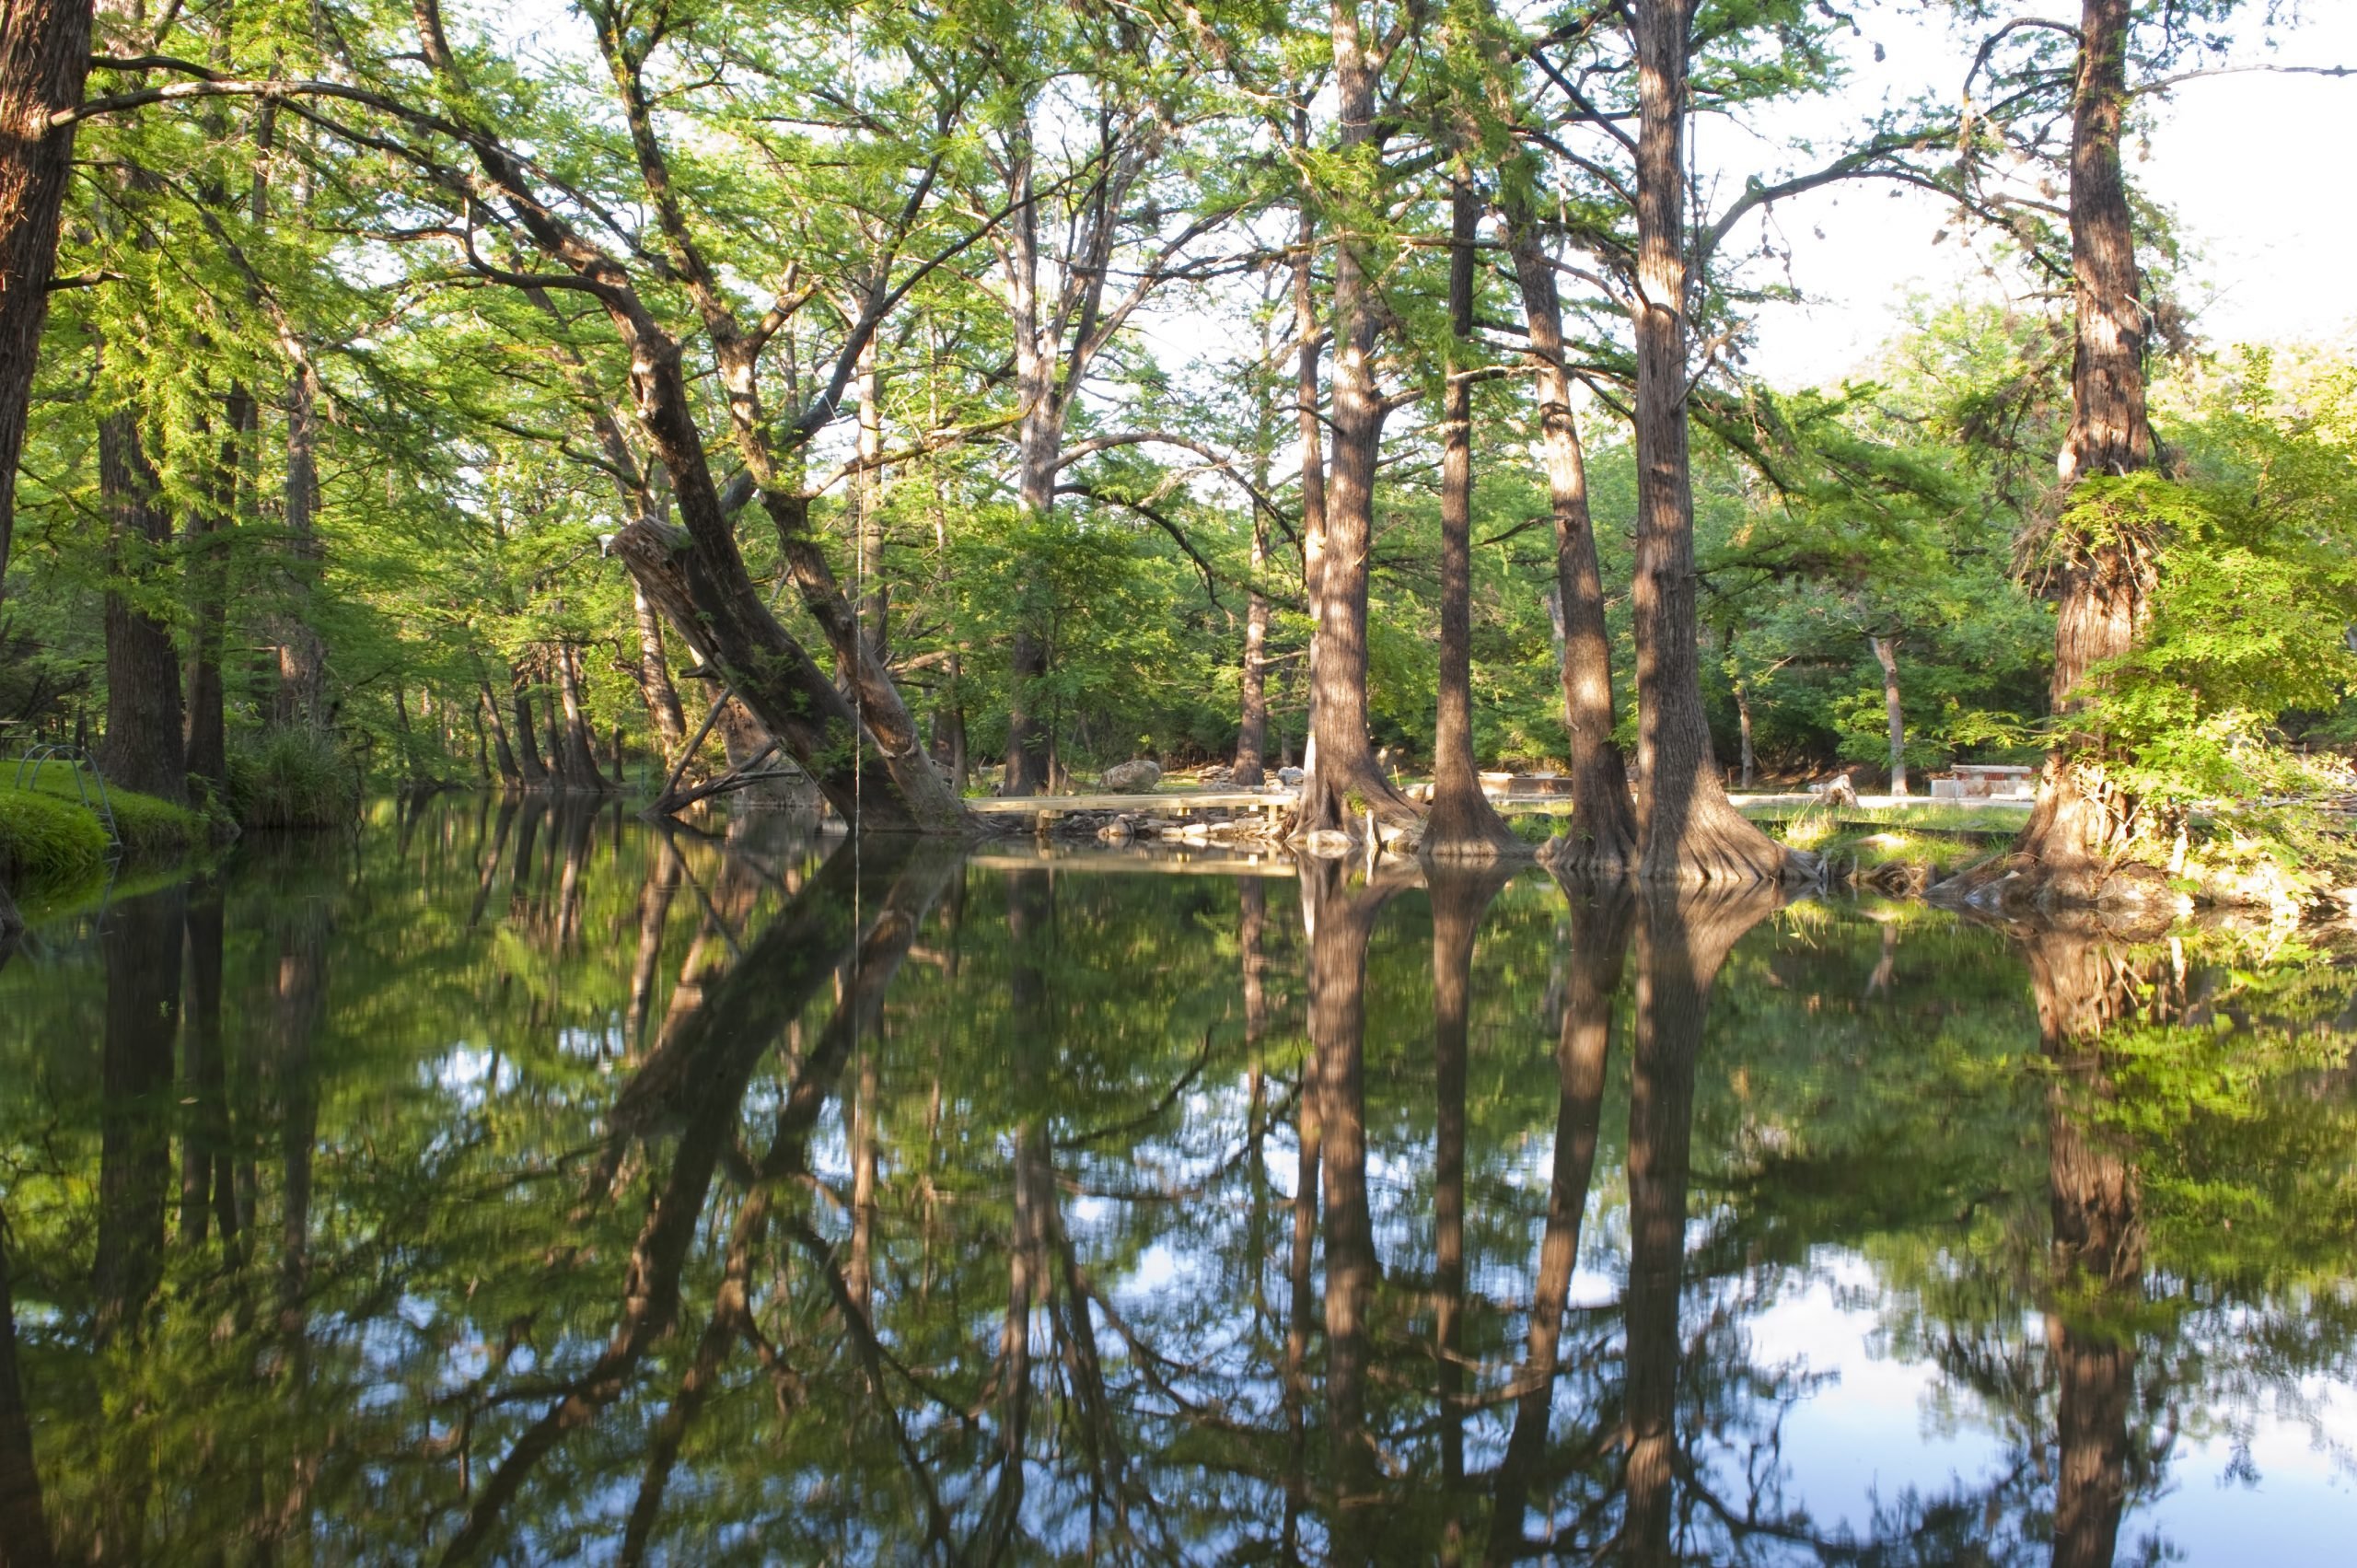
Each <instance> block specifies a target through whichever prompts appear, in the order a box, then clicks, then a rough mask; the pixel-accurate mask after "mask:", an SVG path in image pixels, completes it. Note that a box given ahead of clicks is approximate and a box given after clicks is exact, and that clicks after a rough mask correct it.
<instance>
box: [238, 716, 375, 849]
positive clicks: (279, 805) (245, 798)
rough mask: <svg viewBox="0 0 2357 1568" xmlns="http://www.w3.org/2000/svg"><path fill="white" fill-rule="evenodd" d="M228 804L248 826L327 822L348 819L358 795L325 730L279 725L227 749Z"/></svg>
mask: <svg viewBox="0 0 2357 1568" xmlns="http://www.w3.org/2000/svg"><path fill="white" fill-rule="evenodd" d="M229 805H230V807H231V809H233V810H234V811H235V812H236V813H237V816H238V822H239V823H240V824H242V825H243V826H245V827H249V828H331V827H334V826H336V825H337V824H339V823H342V822H347V821H350V820H351V819H352V818H353V815H354V813H355V812H356V811H358V809H359V807H360V797H359V795H358V794H357V792H356V790H355V789H354V783H353V776H352V770H351V768H350V766H349V765H348V764H347V763H346V761H345V760H344V756H343V752H342V750H340V749H338V748H337V746H336V743H335V740H334V738H332V737H331V736H330V735H328V734H327V733H326V732H325V731H324V730H315V729H282V730H276V731H273V733H271V734H269V735H266V736H263V737H261V738H260V739H258V740H256V741H255V742H254V743H253V744H251V745H250V746H242V747H240V748H238V749H237V750H236V751H234V752H232V753H231V754H230V757H229Z"/></svg>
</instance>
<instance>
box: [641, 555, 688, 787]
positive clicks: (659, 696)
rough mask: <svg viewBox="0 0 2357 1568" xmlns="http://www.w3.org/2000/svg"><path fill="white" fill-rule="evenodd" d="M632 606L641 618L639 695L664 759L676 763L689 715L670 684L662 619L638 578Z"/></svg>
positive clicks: (676, 689) (686, 730)
mask: <svg viewBox="0 0 2357 1568" xmlns="http://www.w3.org/2000/svg"><path fill="white" fill-rule="evenodd" d="M631 610H632V613H633V615H634V616H635V617H636V618H637V621H638V668H637V670H636V672H635V673H636V674H637V676H638V691H639V695H640V696H641V697H642V698H644V700H645V703H646V718H647V723H648V724H649V725H650V726H653V728H654V730H655V741H656V747H657V749H660V750H661V752H662V753H663V760H664V761H665V762H666V763H667V764H668V763H676V762H678V761H679V748H680V747H681V746H684V745H685V744H687V739H688V717H687V714H686V711H685V710H684V709H682V708H681V707H680V706H679V688H678V687H676V686H674V685H672V684H671V664H670V660H669V659H668V658H667V657H666V656H664V651H663V619H662V617H661V616H658V615H656V613H655V606H654V605H653V604H651V603H649V602H648V601H647V598H646V590H645V589H644V587H640V586H639V583H638V581H637V579H636V578H633V579H632V580H631Z"/></svg>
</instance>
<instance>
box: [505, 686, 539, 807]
mask: <svg viewBox="0 0 2357 1568" xmlns="http://www.w3.org/2000/svg"><path fill="white" fill-rule="evenodd" d="M507 679H508V705H509V707H510V708H511V709H512V710H513V711H514V712H515V714H516V765H517V769H518V770H519V772H520V776H521V777H522V779H523V781H524V787H525V788H526V789H546V788H548V786H549V770H548V764H547V763H545V762H543V761H540V737H539V734H538V733H537V732H536V731H535V730H534V729H533V727H532V687H531V682H530V681H529V680H528V679H526V677H525V674H524V667H523V666H522V665H521V664H517V665H514V666H512V667H510V669H509V672H508V677H507Z"/></svg>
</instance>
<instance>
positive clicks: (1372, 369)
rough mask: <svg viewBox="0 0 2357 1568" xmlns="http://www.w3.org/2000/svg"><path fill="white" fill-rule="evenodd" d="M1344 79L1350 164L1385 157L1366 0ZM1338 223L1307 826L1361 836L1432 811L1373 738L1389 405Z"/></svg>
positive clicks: (1354, 2)
mask: <svg viewBox="0 0 2357 1568" xmlns="http://www.w3.org/2000/svg"><path fill="white" fill-rule="evenodd" d="M1330 20H1331V25H1332V31H1333V41H1334V85H1335V89H1336V94H1337V99H1338V108H1339V110H1340V113H1341V158H1342V160H1343V162H1345V163H1346V164H1349V165H1351V166H1353V168H1357V169H1358V170H1359V171H1360V172H1363V173H1364V172H1368V171H1370V170H1372V169H1373V168H1374V167H1375V166H1376V164H1377V163H1378V162H1379V159H1380V155H1381V146H1380V145H1379V143H1378V142H1377V140H1376V124H1375V119H1376V63H1375V62H1374V61H1373V60H1372V59H1370V58H1369V57H1368V55H1367V52H1366V50H1365V46H1364V40H1363V39H1362V37H1361V34H1360V23H1359V10H1358V0H1333V4H1332V8H1331V12H1330ZM1361 243H1362V241H1361V240H1360V239H1359V238H1356V237H1354V236H1353V235H1352V234H1351V233H1350V232H1349V226H1348V225H1347V224H1344V225H1340V226H1337V231H1336V235H1335V241H1334V297H1333V317H1332V319H1333V323H1334V330H1333V331H1334V375H1333V383H1334V390H1333V412H1332V422H1333V423H1332V431H1333V441H1334V459H1333V465H1332V471H1331V472H1330V473H1329V475H1328V479H1327V487H1326V540H1325V550H1324V552H1323V554H1324V559H1323V561H1322V562H1321V563H1320V565H1319V568H1318V605H1317V612H1318V620H1317V632H1316V639H1317V642H1316V649H1317V651H1316V653H1315V655H1314V656H1313V658H1312V668H1311V672H1310V687H1311V693H1312V694H1311V698H1310V702H1311V707H1312V733H1313V734H1314V735H1315V736H1316V738H1317V749H1318V755H1317V758H1316V761H1315V765H1314V766H1313V767H1312V769H1311V770H1310V772H1309V776H1308V778H1307V780H1306V782H1305V783H1304V784H1303V785H1302V796H1301V818H1300V827H1301V829H1302V830H1304V831H1317V830H1339V831H1349V830H1351V829H1352V828H1353V827H1354V826H1355V823H1356V819H1357V816H1358V814H1359V813H1360V812H1362V811H1371V812H1373V813H1374V814H1375V815H1376V818H1378V819H1380V820H1382V821H1384V822H1387V823H1389V824H1392V825H1394V826H1399V827H1406V826H1408V825H1410V824H1412V823H1414V822H1416V821H1417V819H1419V817H1420V816H1421V815H1422V813H1421V812H1420V811H1419V810H1418V808H1417V807H1415V806H1414V805H1413V804H1412V803H1411V802H1410V801H1409V800H1408V798H1407V797H1406V796H1403V795H1401V794H1400V793H1399V791H1398V790H1397V789H1394V788H1393V787H1392V784H1391V781H1390V780H1389V779H1388V778H1387V777H1386V776H1385V775H1384V772H1383V769H1382V768H1381V766H1380V765H1379V764H1377V762H1376V759H1375V747H1374V744H1373V741H1372V739H1371V738H1370V737H1369V736H1368V734H1367V704H1366V617H1367V562H1368V553H1369V552H1370V550H1371V549H1372V547H1373V542H1374V532H1375V477H1376V465H1377V463H1378V462H1379V461H1380V459H1381V458H1382V452H1383V424H1384V419H1385V416H1386V413H1387V409H1386V406H1385V403H1384V400H1383V393H1382V389H1381V388H1380V387H1379V386H1378V385H1377V384H1376V366H1375V351H1376V321H1375V304H1376V302H1375V300H1374V298H1373V285H1372V283H1371V282H1370V280H1369V278H1368V275H1367V271H1366V262H1365V260H1364V257H1362V255H1361V254H1360V245H1361Z"/></svg>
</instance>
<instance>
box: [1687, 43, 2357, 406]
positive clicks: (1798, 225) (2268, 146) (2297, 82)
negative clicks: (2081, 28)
mask: <svg viewBox="0 0 2357 1568" xmlns="http://www.w3.org/2000/svg"><path fill="white" fill-rule="evenodd" d="M2251 8H2252V9H2254V10H2255V9H2257V7H2255V6H2254V7H2251ZM2071 9H2073V7H2071V6H2067V5H2055V4H2049V5H2047V6H2042V7H2041V6H2036V5H2025V6H2024V7H2023V13H2022V14H2024V15H2046V14H2049V13H2050V14H2056V15H2060V14H2061V13H2063V12H2066V11H2069V10H2071ZM2303 11H2304V16H2303V18H2302V21H2301V24H2300V25H2298V26H2296V27H2293V28H2290V29H2279V30H2278V31H2277V33H2276V35H2275V43H2276V47H2275V49H2274V50H2273V51H2271V52H2269V51H2265V50H2263V49H2261V48H2260V47H2259V35H2258V31H2257V29H2256V28H2255V27H2254V28H2249V29H2246V32H2247V39H2246V47H2245V48H2244V49H2242V50H2241V51H2239V52H2238V58H2240V59H2243V60H2247V61H2252V62H2256V61H2261V60H2266V61H2271V62H2273V63H2275V64H2287V65H2291V64H2298V65H2337V64H2350V65H2357V5H2352V4H2351V3H2350V0H2306V4H2305V6H2303ZM1865 27H1866V29H1867V30H1866V40H1865V41H1864V42H1862V45H1861V48H1860V59H1861V62H1862V65H1861V69H1860V73H1859V75H1857V76H1856V77H1854V78H1853V79H1852V84H1851V86H1850V87H1849V88H1848V89H1847V90H1846V91H1845V92H1844V93H1843V94H1841V95H1840V98H1839V99H1836V100H1834V101H1835V102H1840V103H1845V104H1847V105H1848V106H1849V111H1850V112H1852V113H1854V112H1855V111H1856V109H1857V107H1858V106H1859V105H1860V104H1861V103H1862V101H1864V99H1866V97H1867V95H1869V94H1873V95H1875V96H1876V97H1878V96H1879V94H1880V90H1882V89H1884V88H1887V89H1889V90H1891V91H1893V92H1894V93H1896V94H1898V95H1900V96H1905V95H1907V94H1909V93H1910V92H1912V91H1913V90H1917V89H1918V88H1920V87H1929V86H1937V87H1939V88H1940V89H1941V90H1942V92H1943V94H1944V96H1948V97H1953V96H1954V95H1955V94H1956V91H1957V90H1958V88H1959V87H1960V86H1961V77H1962V74H1963V69H1964V65H1965V64H1966V61H1967V58H1968V56H1967V54H1966V53H1965V52H1964V51H1963V50H1962V49H1960V48H1959V46H1958V45H1957V44H1956V42H1955V41H1950V40H1946V39H1943V38H1942V37H1940V36H1939V35H1938V34H1937V33H1935V32H1933V31H1932V30H1931V29H1926V28H1923V27H1922V26H1920V25H1910V22H1909V20H1908V18H1906V17H1901V16H1897V15H1887V14H1886V15H1881V16H1876V15H1875V14H1874V13H1872V12H1869V13H1868V14H1867V16H1866V17H1865ZM1873 41H1879V42H1881V43H1883V44H1884V46H1885V50H1886V52H1887V63H1886V64H1883V65H1881V66H1876V65H1875V64H1872V63H1871V50H1870V49H1868V48H1866V47H1865V43H1870V42H1873ZM1831 107H1832V104H1830V103H1829V104H1826V105H1824V106H1822V109H1830V108H1831ZM2146 116H2147V119H2148V121H2149V122H2150V131H2151V136H2150V143H2151V151H2150V154H2149V156H2147V157H2144V158H2143V159H2142V160H2141V161H2138V160H2137V158H2136V154H2135V152H2134V150H2133V149H2132V148H2131V152H2130V158H2131V163H2130V167H2129V178H2130V179H2131V180H2132V181H2134V182H2135V183H2136V185H2137V186H2138V187H2139V188H2140V189H2141V190H2142V191H2143V192H2145V194H2147V195H2148V196H2150V197H2152V198H2154V199H2155V200H2157V201H2158V202H2159V203H2161V204H2162V205H2163V206H2165V207H2166V208H2168V209H2169V210H2170V211H2172V212H2174V213H2175V214H2176V215H2177V222H2178V226H2179V232H2180V235H2181V238H2182V240H2183V241H2184V243H2185V246H2186V249H2187V251H2188V264H2187V265H2186V268H2185V273H2186V276H2185V284H2186V285H2187V286H2186V288H2185V303H2186V305H2187V306H2188V308H2190V309H2192V310H2193V311H2194V312H2195V314H2196V326H2197V330H2198V331H2200V333H2201V334H2202V335H2203V337H2204V338H2205V339H2206V340H2207V341H2208V342H2209V343H2212V345H2223V344H2226V343H2238V342H2258V341H2270V342H2282V341H2286V340H2311V341H2313V340H2319V339H2334V338H2339V337H2341V336H2343V335H2345V334H2347V333H2348V332H2349V331H2351V327H2352V326H2357V268H2352V267H2351V265H2350V258H2351V256H2357V207H2352V206H2351V204H2350V203H2347V202H2345V201H2344V200H2343V199H2342V192H2341V190H2340V185H2341V182H2342V181H2341V178H2340V173H2339V170H2340V168H2341V167H2342V165H2343V162H2344V160H2345V159H2346V157H2348V151H2349V146H2350V142H2351V131H2352V130H2357V77H2349V78H2340V77H2325V76H2298V75H2281V74H2276V73H2264V74H2251V75H2221V76H2215V77H2210V78H2207V79H2203V80H2199V81H2191V82H2187V83H2185V84H2183V85H2181V86H2180V87H2177V88H2176V89H2175V90H2174V92H2173V93H2172V94H2171V95H2170V96H2169V97H2168V98H2167V99H2161V100H2154V101H2151V102H2149V103H2148V105H2147V109H2146ZM1794 128H1795V130H1796V131H1797V134H1814V135H1817V137H1819V138H1820V145H1829V144H1830V142H1831V140H1832V138H1833V137H1834V136H1835V135H1837V134H1839V132H1840V129H1841V126H1840V121H1839V119H1838V118H1830V119H1829V118H1827V117H1826V116H1825V114H1824V113H1823V112H1822V111H1821V110H1819V109H1818V107H1817V106H1812V111H1811V112H1810V113H1808V114H1807V115H1806V116H1805V117H1803V116H1797V115H1796V116H1795V117H1794ZM1706 135H1707V130H1706ZM1700 145H1701V153H1702V157H1704V159H1705V160H1706V162H1707V161H1710V160H1712V159H1713V156H1714V143H1713V141H1712V140H1707V139H1706V140H1704V141H1702V142H1701V144H1700ZM1715 147H1716V148H1720V149H1724V151H1723V152H1720V153H1718V154H1717V155H1716V156H1717V157H1719V158H1720V159H1723V160H1724V164H1725V166H1726V167H1728V168H1730V169H1731V170H1732V171H1740V170H1743V169H1744V168H1745V166H1746V163H1748V164H1749V166H1750V168H1753V169H1756V170H1759V171H1763V172H1764V171H1768V170H1771V169H1772V168H1773V167H1774V164H1775V161H1776V159H1775V156H1774V154H1773V152H1772V150H1771V149H1767V148H1759V149H1757V150H1755V151H1753V152H1751V153H1750V154H1749V155H1748V157H1747V158H1745V159H1744V161H1738V157H1741V156H1742V155H1743V149H1742V148H1741V147H1740V146H1738V145H1735V138H1734V137H1733V135H1732V134H1728V133H1724V132H1722V133H1720V134H1718V135H1717V137H1716V140H1715ZM1727 188H1728V189H1739V188H1740V186H1739V176H1738V178H1737V179H1736V180H1730V182H1729V185H1728V186H1727ZM1949 218H1950V213H1949V211H1948V210H1947V209H1946V208H1945V205H1944V203H1940V202H1939V201H1937V200H1936V199H1934V198H1933V197H1932V196H1931V195H1930V194H1929V193H1920V194H1916V193H1910V194H1909V195H1906V196H1903V197H1901V198H1899V199H1898V200H1893V199H1891V198H1890V197H1889V195H1888V194H1887V192H1885V191H1882V190H1879V189H1873V188H1862V189H1857V190H1852V191H1850V192H1833V193H1816V194H1812V195H1810V196H1807V197H1804V198H1801V199H1798V200H1795V201H1793V202H1788V203H1782V204H1780V205H1779V207H1778V208H1777V219H1778V228H1779V230H1780V232H1781V234H1782V238H1783V239H1784V240H1786V241H1788V242H1789V243H1790V245H1791V246H1792V249H1793V276H1794V281H1795V282H1796V283H1798V285H1800V286H1801V288H1802V289H1804V290H1805V291H1806V292H1807V293H1808V294H1809V295H1810V296H1812V297H1813V298H1814V299H1815V300H1817V301H1818V302H1819V303H1816V304H1813V305H1810V306H1805V307H1783V308H1771V309H1769V310H1768V311H1766V312H1764V313H1763V314H1762V316H1761V318H1760V319H1759V343H1758V347H1757V348H1756V349H1755V350H1754V351H1753V353H1752V354H1751V355H1750V358H1749V364H1750V368H1751V369H1752V370H1753V371H1754V372H1755V373H1758V374H1760V375H1764V376H1765V377H1768V378H1769V379H1770V380H1771V381H1773V382H1775V383H1777V384H1779V385H1782V386H1786V387H1791V386H1796V385H1815V384H1820V383H1825V382H1830V381H1835V380H1838V379H1840V377H1841V375H1842V374H1843V373H1844V372H1845V371H1848V370H1851V369H1852V368H1854V367H1855V366H1857V365H1858V364H1859V363H1860V362H1861V361H1862V360H1864V358H1866V357H1867V356H1868V355H1869V354H1871V352H1872V351H1873V349H1874V348H1875V345H1876V344H1877V343H1880V342H1882V341H1883V340H1884V339H1886V338H1887V337H1888V336H1890V335H1891V334H1892V333H1893V332H1894V331H1897V330H1898V328H1899V327H1900V325H1901V324H1902V323H1901V318H1902V316H1903V313H1904V308H1905V305H1906V301H1907V298H1908V296H1910V294H1911V293H1925V294H1931V295H1934V296H1946V295H1949V294H1952V293H1954V292H1955V291H1956V290H1958V289H1960V288H1968V289H1978V290H1981V291H1988V290H1993V289H1994V288H1996V287H1997V286H1998V285H1995V284H1993V283H1991V282H1990V281H1989V280H1987V279H1986V278H1985V277H1983V276H1982V275H1981V272H1980V269H1981V266H1982V265H1983V264H1984V262H1985V261H1986V260H1987V255H1988V253H1987V251H1986V250H1985V248H1982V249H1977V250H1968V248H1967V247H1966V246H1965V245H1964V244H1962V243H1960V242H1959V238H1958V236H1957V235H1956V234H1955V233H1953V232H1952V233H1951V235H1950V237H1949V238H1948V239H1947V241H1946V242H1945V243H1944V244H1941V245H1937V246H1935V245H1934V244H1933V236H1934V235H1935V234H1937V233H1938V232H1939V231H1940V230H1941V229H1943V228H1950V229H1953V225H1952V224H1951V223H1950V221H1949ZM1817 230H1822V231H1823V235H1824V238H1821V239H1820V238H1817ZM1757 232H1758V231H1757V229H1756V227H1754V228H1751V229H1750V230H1749V231H1748V235H1749V237H1750V238H1756V237H1757ZM1736 242H1737V237H1736V236H1731V237H1730V238H1729V243H1730V245H1733V244H1735V243H1736Z"/></svg>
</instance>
